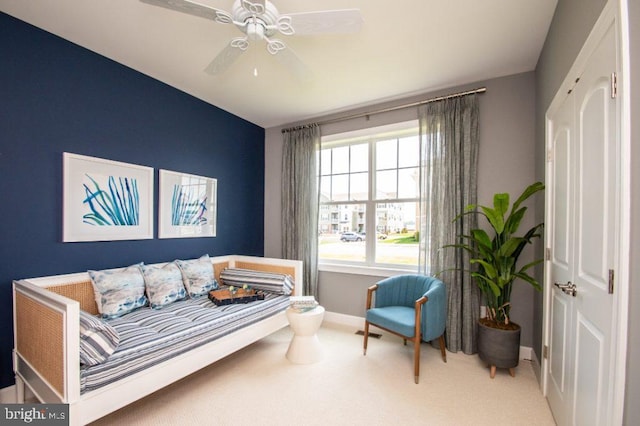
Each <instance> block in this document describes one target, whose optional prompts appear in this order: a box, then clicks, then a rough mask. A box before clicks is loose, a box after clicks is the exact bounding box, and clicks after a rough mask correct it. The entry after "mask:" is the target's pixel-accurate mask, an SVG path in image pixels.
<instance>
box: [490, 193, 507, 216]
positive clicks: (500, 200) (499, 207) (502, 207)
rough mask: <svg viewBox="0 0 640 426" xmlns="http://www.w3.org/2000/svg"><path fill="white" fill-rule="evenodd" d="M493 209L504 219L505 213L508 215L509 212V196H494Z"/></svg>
mask: <svg viewBox="0 0 640 426" xmlns="http://www.w3.org/2000/svg"><path fill="white" fill-rule="evenodd" d="M493 209H494V210H495V212H496V214H499V215H500V216H502V217H504V215H505V213H507V210H509V194H507V193H500V194H495V195H494V196H493Z"/></svg>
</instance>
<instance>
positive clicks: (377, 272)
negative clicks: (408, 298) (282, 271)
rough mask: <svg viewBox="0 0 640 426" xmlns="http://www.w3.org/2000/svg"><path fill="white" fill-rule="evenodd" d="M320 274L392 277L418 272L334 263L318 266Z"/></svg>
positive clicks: (415, 269)
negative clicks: (335, 273)
mask: <svg viewBox="0 0 640 426" xmlns="http://www.w3.org/2000/svg"><path fill="white" fill-rule="evenodd" d="M318 270H319V271H320V272H337V273H340V274H353V275H368V276H372V277H392V276H394V275H400V274H415V273H417V272H418V268H417V267H415V266H414V267H408V268H404V269H400V268H383V267H374V266H356V265H343V264H335V263H320V264H318Z"/></svg>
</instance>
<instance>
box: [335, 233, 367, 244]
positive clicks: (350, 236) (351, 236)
mask: <svg viewBox="0 0 640 426" xmlns="http://www.w3.org/2000/svg"><path fill="white" fill-rule="evenodd" d="M365 238H366V237H365V236H364V235H362V234H358V233H355V232H343V233H342V235H340V241H342V242H347V241H364V239H365Z"/></svg>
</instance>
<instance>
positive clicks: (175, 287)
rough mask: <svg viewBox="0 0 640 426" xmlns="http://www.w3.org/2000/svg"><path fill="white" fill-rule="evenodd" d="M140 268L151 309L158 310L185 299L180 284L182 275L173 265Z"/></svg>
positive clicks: (143, 266) (183, 290)
mask: <svg viewBox="0 0 640 426" xmlns="http://www.w3.org/2000/svg"><path fill="white" fill-rule="evenodd" d="M141 268H142V275H143V276H144V285H145V287H146V289H147V297H148V298H149V303H150V304H151V307H152V308H154V309H159V308H162V307H163V306H165V305H168V304H169V303H173V302H175V301H176V300H182V299H184V298H185V297H187V292H186V290H185V289H184V285H183V284H182V273H181V272H180V268H178V265H176V264H175V263H167V264H166V265H164V266H163V267H158V266H151V265H142V267H141Z"/></svg>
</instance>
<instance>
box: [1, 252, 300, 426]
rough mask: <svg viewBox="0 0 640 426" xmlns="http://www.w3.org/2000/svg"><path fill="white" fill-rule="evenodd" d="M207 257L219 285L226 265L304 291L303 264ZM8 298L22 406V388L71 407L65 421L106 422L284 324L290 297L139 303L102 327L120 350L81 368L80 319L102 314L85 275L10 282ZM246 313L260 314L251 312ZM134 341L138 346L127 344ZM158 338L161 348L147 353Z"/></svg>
mask: <svg viewBox="0 0 640 426" xmlns="http://www.w3.org/2000/svg"><path fill="white" fill-rule="evenodd" d="M210 259H211V263H212V268H213V271H214V276H215V278H216V280H217V281H218V282H219V283H221V281H220V275H221V273H223V274H224V272H223V271H224V270H225V269H226V268H232V269H231V270H234V269H233V268H239V269H246V270H255V271H263V272H272V273H279V274H286V275H290V276H291V277H292V278H293V281H294V288H293V294H298V295H301V294H302V262H299V261H292V260H282V259H269V258H261V257H250V256H235V255H232V256H222V257H211V258H210ZM166 265H167V264H157V265H151V266H155V267H157V268H161V267H163V266H166ZM125 269H126V268H122V269H118V270H114V271H124V270H125ZM227 271H229V269H227ZM221 284H223V283H221ZM227 284H229V285H233V284H236V285H237V284H238V283H231V282H230V283H227ZM187 289H188V286H187ZM13 293H14V337H15V349H14V370H15V374H16V391H17V401H18V402H24V398H25V385H26V386H27V388H28V389H29V390H30V391H31V392H32V393H33V394H34V395H35V397H36V398H37V399H38V401H40V402H42V403H65V404H69V417H70V423H71V424H86V423H89V422H91V421H94V420H96V419H98V418H100V417H103V416H105V415H106V414H109V413H111V412H113V411H115V410H118V409H120V408H122V407H124V406H126V405H127V404H130V403H131V402H133V401H135V400H137V399H140V398H142V397H144V396H146V395H148V394H150V393H152V392H154V391H156V390H158V389H161V388H162V387H164V386H167V385H169V384H171V383H173V382H175V381H177V380H179V379H181V378H183V377H185V376H187V375H189V374H191V373H193V372H195V371H197V370H199V369H201V368H203V367H205V366H207V365H209V364H211V363H213V362H215V361H217V360H219V359H221V358H223V357H225V356H227V355H230V354H232V353H233V352H235V351H237V350H239V349H241V348H243V347H245V346H247V345H249V344H251V343H253V342H255V341H257V340H259V339H261V338H263V337H265V336H268V335H269V334H271V333H273V332H275V331H277V330H279V329H281V328H283V327H285V326H287V325H288V321H287V318H286V315H285V309H286V307H287V306H288V296H286V294H285V295H277V294H272V293H270V292H265V293H266V297H265V300H263V301H256V302H251V303H247V304H231V305H226V306H219V307H218V306H216V305H214V304H213V303H212V302H211V301H210V300H209V299H208V298H207V297H200V298H187V299H185V300H179V301H175V302H173V303H171V304H169V305H167V306H166V307H162V308H160V309H153V308H151V307H149V306H145V307H140V308H138V309H136V310H134V311H132V312H130V313H127V314H125V315H123V316H121V317H118V318H109V319H107V320H105V321H106V323H108V324H109V325H110V326H112V327H113V329H115V330H117V333H116V334H117V335H118V338H119V342H118V345H117V349H116V350H115V352H113V353H112V354H110V355H109V356H108V358H107V359H106V361H104V362H103V363H97V364H96V365H86V364H87V363H85V362H84V358H83V357H81V345H85V341H84V340H82V339H81V337H80V329H81V327H84V325H83V324H84V323H83V322H82V321H81V318H86V317H90V318H91V315H87V313H89V314H93V315H99V313H98V307H97V303H100V298H98V301H96V298H95V296H94V285H92V281H91V277H90V275H89V273H77V274H68V275H57V276H50V277H40V278H31V279H24V280H19V281H14V283H13ZM103 300H104V299H103ZM251 306H260V307H261V309H257V313H255V312H252V311H256V309H251ZM101 308H102V309H103V308H104V306H101ZM174 317H177V318H178V319H177V325H176V318H174ZM96 318H98V317H96ZM170 321H173V322H170ZM208 323H211V324H216V326H215V327H213V328H215V330H213V331H212V330H211V329H207V327H205V326H204V325H203V324H208ZM167 329H169V332H168V333H166V332H167ZM156 334H162V335H163V336H164V337H163V339H156V337H157V336H156ZM130 335H136V336H137V337H138V338H139V337H140V336H142V341H140V340H139V339H138V341H137V343H136V345H134V346H131V345H132V344H131V342H130V339H129V337H130ZM83 339H84V338H83ZM145 339H146V340H145ZM155 340H161V344H160V346H153V345H154V344H156V343H154V341H155ZM141 342H142V343H141ZM83 348H84V346H83ZM83 353H84V352H83ZM98 355H99V354H98ZM85 356H86V355H85ZM283 356H284V354H283ZM81 360H82V363H81ZM111 366H116V367H118V368H119V369H118V368H115V369H111V368H110V367H111ZM113 371H119V372H120V373H119V375H118V374H116V375H114V374H113Z"/></svg>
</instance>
